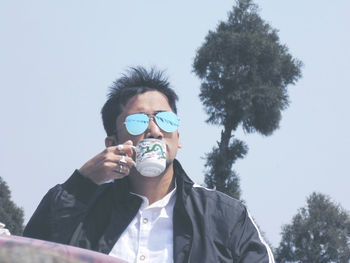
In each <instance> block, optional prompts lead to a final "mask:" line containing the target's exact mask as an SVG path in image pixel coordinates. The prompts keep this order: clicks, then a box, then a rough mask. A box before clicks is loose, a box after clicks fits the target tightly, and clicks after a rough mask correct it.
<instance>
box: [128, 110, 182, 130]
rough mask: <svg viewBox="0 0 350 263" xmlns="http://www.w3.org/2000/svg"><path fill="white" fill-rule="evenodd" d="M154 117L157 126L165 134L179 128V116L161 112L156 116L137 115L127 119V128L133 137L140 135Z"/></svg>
mask: <svg viewBox="0 0 350 263" xmlns="http://www.w3.org/2000/svg"><path fill="white" fill-rule="evenodd" d="M151 117H153V118H154V120H155V122H156V124H157V125H158V127H159V128H161V129H162V130H163V131H165V132H174V131H176V130H177V129H178V127H179V119H178V117H177V115H176V114H175V113H173V112H169V111H161V112H158V113H156V114H149V115H147V114H146V113H135V114H131V115H129V116H127V117H126V119H125V126H126V129H127V131H128V132H129V133H130V134H132V135H140V134H141V133H143V132H145V130H146V129H147V127H148V124H149V119H150V118H151Z"/></svg>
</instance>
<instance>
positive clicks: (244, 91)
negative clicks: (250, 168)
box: [193, 0, 302, 197]
mask: <svg viewBox="0 0 350 263" xmlns="http://www.w3.org/2000/svg"><path fill="white" fill-rule="evenodd" d="M301 66H302V63H301V62H300V61H299V60H297V59H294V58H293V57H292V56H291V55H290V54H289V53H288V48H287V47H286V46H285V45H282V44H280V42H279V37H278V35H277V30H275V29H273V28H271V26H270V25H269V24H267V23H266V22H265V21H264V20H262V19H261V18H260V16H259V14H258V7H257V5H255V4H254V3H253V1H252V0H237V1H236V5H235V6H234V7H233V10H232V11H231V12H230V13H229V16H228V21H226V22H221V23H219V25H218V27H217V28H216V30H215V31H209V33H208V35H207V36H206V38H205V41H204V43H203V45H202V46H201V47H200V48H199V49H198V51H197V54H196V57H195V59H194V63H193V68H194V72H195V73H196V75H197V76H198V77H199V78H200V79H201V81H202V83H201V88H200V95H199V97H200V100H201V101H202V103H203V104H204V107H205V110H206V112H207V114H208V116H209V118H208V119H207V122H208V123H210V124H214V125H220V126H223V133H222V136H221V142H220V143H219V149H218V150H215V151H213V152H212V153H210V154H208V155H207V157H212V156H213V154H215V152H216V153H217V154H219V155H220V157H224V156H225V154H222V152H225V151H226V150H225V148H227V147H229V141H230V138H231V136H232V133H233V131H235V130H236V129H237V127H238V126H239V125H241V126H242V128H243V130H244V131H245V132H247V133H253V132H258V133H260V134H263V135H271V134H272V132H273V131H274V130H276V129H277V128H278V127H279V122H280V119H281V111H282V110H284V109H285V108H286V107H287V106H288V93H287V86H288V85H289V84H295V82H296V81H297V80H298V79H299V78H300V77H301V70H300V68H301ZM245 154H246V151H242V152H241V154H240V155H238V156H237V158H243V157H244V155H245ZM212 159H213V158H212ZM216 159H218V158H216ZM225 161H226V162H227V160H225ZM211 164H212V161H211V160H208V162H207V167H209V166H210V165H211ZM232 164H233V162H231V163H227V165H228V166H229V165H231V166H232ZM217 166H218V165H217ZM211 170H213V169H211ZM229 170H230V169H228V170H225V171H226V172H225V174H219V173H218V172H216V171H214V173H215V175H214V177H215V178H216V179H215V181H220V180H221V181H225V180H229V181H237V182H238V180H237V179H232V178H231V179H230V177H231V176H236V175H235V173H232V172H230V171H229ZM210 173H211V172H210ZM210 173H209V172H208V173H207V175H206V176H211V175H210ZM218 177H224V179H218ZM208 181H209V182H210V181H213V180H212V179H208ZM237 191H238V190H236V192H237ZM238 192H239V191H238ZM236 197H237V196H236Z"/></svg>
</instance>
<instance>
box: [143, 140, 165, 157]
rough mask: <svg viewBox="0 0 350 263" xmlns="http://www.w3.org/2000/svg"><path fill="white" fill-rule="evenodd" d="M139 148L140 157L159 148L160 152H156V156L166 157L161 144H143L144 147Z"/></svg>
mask: <svg viewBox="0 0 350 263" xmlns="http://www.w3.org/2000/svg"><path fill="white" fill-rule="evenodd" d="M141 149H142V157H143V156H144V155H145V154H147V153H150V152H157V151H158V150H160V153H158V158H159V159H166V156H165V152H164V151H163V148H162V146H161V145H160V144H158V143H155V144H153V146H152V148H150V147H149V146H145V147H141Z"/></svg>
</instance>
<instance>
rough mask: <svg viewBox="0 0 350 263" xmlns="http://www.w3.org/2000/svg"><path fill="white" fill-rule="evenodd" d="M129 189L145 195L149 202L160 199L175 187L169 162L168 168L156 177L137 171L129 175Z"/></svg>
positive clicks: (171, 166) (172, 170)
mask: <svg viewBox="0 0 350 263" xmlns="http://www.w3.org/2000/svg"><path fill="white" fill-rule="evenodd" d="M129 181H130V186H131V191H132V192H134V193H135V194H139V195H142V196H145V197H147V199H148V201H149V204H152V203H154V202H156V201H158V200H161V199H162V198H163V197H164V196H166V195H167V194H168V193H169V192H170V191H171V190H173V189H174V187H175V178H174V169H173V164H171V165H170V166H169V167H168V169H167V170H166V171H165V172H164V173H163V174H161V175H159V176H156V177H145V176H142V175H140V174H139V173H134V174H130V176H129Z"/></svg>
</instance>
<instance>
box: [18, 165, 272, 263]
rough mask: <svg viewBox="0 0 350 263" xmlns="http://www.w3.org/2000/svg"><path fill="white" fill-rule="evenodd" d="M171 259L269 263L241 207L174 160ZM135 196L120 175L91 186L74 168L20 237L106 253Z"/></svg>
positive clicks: (130, 214)
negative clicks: (195, 178) (190, 175)
mask: <svg viewBox="0 0 350 263" xmlns="http://www.w3.org/2000/svg"><path fill="white" fill-rule="evenodd" d="M174 174H175V176H176V184H177V190H176V202H175V207H174V217H173V228H174V253H173V254H174V262H175V263H180V262H193V263H197V262H213V263H214V262H215V263H216V262H231V263H232V262H240V263H254V262H259V263H260V262H261V263H263V262H266V263H268V262H270V263H272V262H274V260H273V256H272V254H271V251H270V248H269V247H268V246H267V245H266V244H265V242H264V241H263V240H262V238H261V236H260V233H259V231H258V229H257V228H256V226H255V224H254V222H253V221H252V219H251V217H250V215H249V213H248V212H247V210H246V208H245V207H244V206H243V205H242V204H241V203H240V202H239V201H237V200H235V199H233V198H231V197H229V196H227V195H225V194H223V193H220V192H217V191H214V190H209V189H206V188H204V187H200V186H196V185H194V184H193V182H192V181H191V180H190V179H189V178H188V177H187V175H186V174H185V172H184V170H183V169H182V167H181V165H180V163H179V162H178V161H176V160H175V161H174ZM141 203H142V200H141V198H139V197H137V196H135V195H132V194H130V193H129V187H128V179H127V177H125V178H124V179H121V180H116V181H115V182H114V183H109V184H104V185H101V186H97V185H95V184H94V183H93V182H92V181H90V180H89V179H86V178H84V177H83V176H82V175H80V174H79V172H78V171H75V172H74V173H73V175H72V176H71V177H70V178H69V179H68V180H67V181H66V182H65V183H64V184H62V185H57V186H55V187H54V188H52V189H51V190H50V191H49V192H48V193H47V194H46V195H45V197H44V198H43V200H42V201H41V203H40V205H39V206H38V208H37V210H36V211H35V213H34V215H33V216H32V218H31V219H30V221H29V222H28V224H27V226H26V228H25V230H24V236H28V237H32V238H38V239H43V240H48V241H53V242H58V243H62V244H70V245H73V246H77V247H82V248H87V249H92V250H95V251H99V252H102V253H106V254H108V253H109V252H110V251H111V249H112V248H113V246H114V244H115V243H116V241H117V240H118V239H119V237H120V236H121V234H122V232H123V231H124V230H125V229H126V227H127V226H128V224H129V223H130V222H131V220H132V219H133V218H134V216H135V215H136V213H137V211H138V209H139V207H140V205H141Z"/></svg>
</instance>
